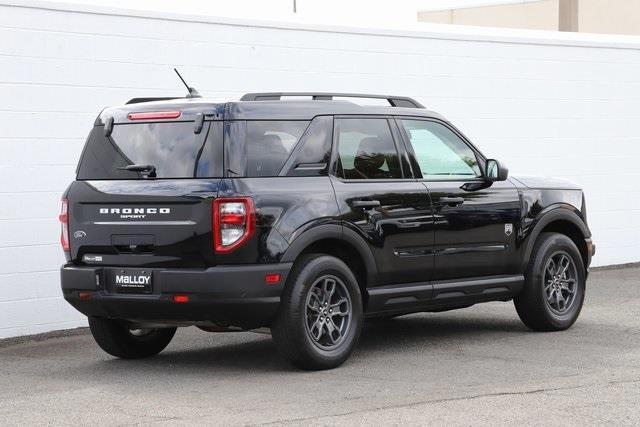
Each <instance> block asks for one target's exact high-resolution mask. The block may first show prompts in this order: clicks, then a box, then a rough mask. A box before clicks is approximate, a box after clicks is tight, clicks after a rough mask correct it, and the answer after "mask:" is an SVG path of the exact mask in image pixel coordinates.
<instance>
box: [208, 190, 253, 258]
mask: <svg viewBox="0 0 640 427" xmlns="http://www.w3.org/2000/svg"><path fill="white" fill-rule="evenodd" d="M255 228H256V212H255V207H254V205H253V200H252V199H251V197H231V198H221V199H215V200H214V201H213V248H214V249H215V251H216V252H218V253H229V252H231V251H233V250H234V249H236V248H237V247H239V246H241V245H243V244H244V243H246V242H247V240H249V239H250V238H251V236H253V233H254V231H255Z"/></svg>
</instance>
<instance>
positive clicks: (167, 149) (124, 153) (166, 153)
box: [78, 122, 222, 180]
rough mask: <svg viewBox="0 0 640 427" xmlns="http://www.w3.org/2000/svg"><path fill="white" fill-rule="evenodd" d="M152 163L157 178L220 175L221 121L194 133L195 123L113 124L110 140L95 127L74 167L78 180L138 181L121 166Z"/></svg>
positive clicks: (137, 177)
mask: <svg viewBox="0 0 640 427" xmlns="http://www.w3.org/2000/svg"><path fill="white" fill-rule="evenodd" d="M129 165H152V166H154V167H155V170H156V178H209V177H211V178H215V177H220V176H222V122H211V123H210V124H209V123H205V127H204V128H203V130H202V131H201V132H199V133H194V123H193V122H171V123H166V122H161V123H135V124H117V125H114V127H113V131H112V133H111V135H110V136H105V134H104V127H103V126H95V127H94V128H93V130H92V131H91V134H90V135H89V138H88V139H87V143H86V146H85V149H84V152H83V155H82V158H81V160H80V164H79V166H78V179H80V180H84V179H87V180H93V179H95V180H102V179H139V178H142V177H143V176H142V174H141V173H140V172H135V171H127V170H123V169H122V168H124V167H126V166H129Z"/></svg>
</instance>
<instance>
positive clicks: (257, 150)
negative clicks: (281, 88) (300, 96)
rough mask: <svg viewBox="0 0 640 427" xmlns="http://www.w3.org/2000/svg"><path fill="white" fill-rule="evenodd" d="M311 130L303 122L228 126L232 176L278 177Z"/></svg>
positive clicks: (239, 122) (234, 123) (228, 160)
mask: <svg viewBox="0 0 640 427" xmlns="http://www.w3.org/2000/svg"><path fill="white" fill-rule="evenodd" d="M307 126H309V122H308V121H299V120H247V121H245V120H237V121H229V122H227V128H226V136H225V152H226V165H227V166H226V168H227V172H228V173H229V175H230V176H243V177H269V176H278V174H279V172H280V170H281V169H282V167H283V165H284V163H285V162H286V160H287V159H288V158H289V155H290V154H291V151H292V150H293V148H294V147H295V146H296V144H297V143H298V140H299V139H300V137H301V136H302V134H303V133H304V131H305V129H306V128H307Z"/></svg>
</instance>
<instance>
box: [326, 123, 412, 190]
mask: <svg viewBox="0 0 640 427" xmlns="http://www.w3.org/2000/svg"><path fill="white" fill-rule="evenodd" d="M337 122H338V126H337V129H338V154H339V156H338V171H337V172H338V175H339V176H341V177H342V178H345V179H400V178H402V169H401V166H400V161H399V157H398V151H397V150H396V146H395V143H394V141H393V136H392V134H391V129H390V128H389V123H388V122H387V119H384V118H362V119H360V118H353V119H352V118H344V119H340V120H338V121H337Z"/></svg>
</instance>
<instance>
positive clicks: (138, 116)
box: [127, 111, 182, 120]
mask: <svg viewBox="0 0 640 427" xmlns="http://www.w3.org/2000/svg"><path fill="white" fill-rule="evenodd" d="M181 114H182V113H181V112H180V111H147V112H144V113H129V115H128V116H127V117H129V120H162V119H177V118H178V117H180V115H181Z"/></svg>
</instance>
